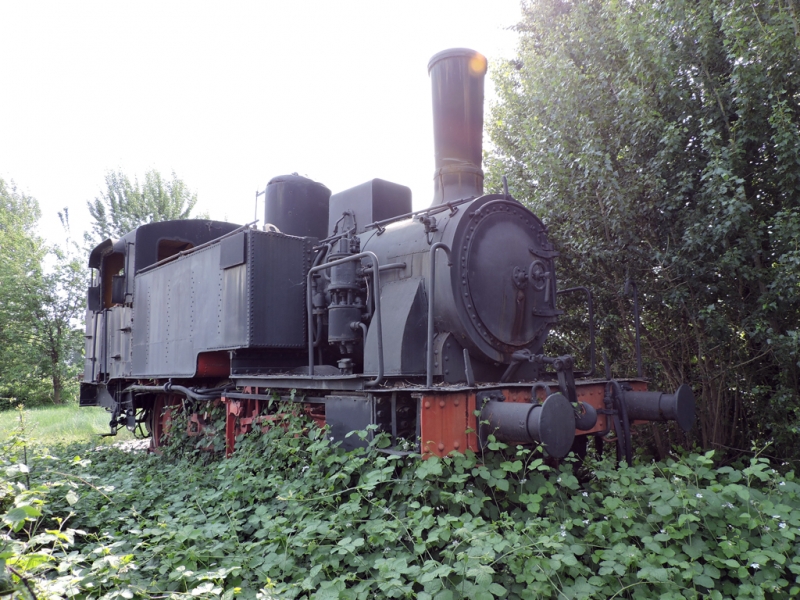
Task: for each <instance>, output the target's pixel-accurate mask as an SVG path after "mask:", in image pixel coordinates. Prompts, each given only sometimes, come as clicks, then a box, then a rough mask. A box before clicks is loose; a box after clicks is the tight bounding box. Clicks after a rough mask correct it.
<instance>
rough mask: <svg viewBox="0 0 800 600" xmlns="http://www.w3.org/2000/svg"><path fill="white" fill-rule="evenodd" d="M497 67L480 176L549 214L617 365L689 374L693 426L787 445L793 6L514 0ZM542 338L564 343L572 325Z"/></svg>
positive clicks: (793, 309)
mask: <svg viewBox="0 0 800 600" xmlns="http://www.w3.org/2000/svg"><path fill="white" fill-rule="evenodd" d="M523 9H524V18H523V21H522V23H520V25H519V26H518V31H519V33H520V38H521V39H520V51H519V56H518V57H517V59H515V60H513V61H509V62H507V63H505V64H503V65H500V66H499V68H498V69H496V71H495V72H496V73H497V74H496V82H497V84H498V88H499V95H500V98H501V101H500V103H499V104H498V105H497V106H496V107H495V108H494V110H493V114H492V119H491V121H490V124H489V127H490V130H491V136H492V139H493V141H494V143H495V145H496V148H497V151H496V152H495V154H494V155H492V156H490V157H489V160H488V163H489V169H488V170H489V173H488V180H489V182H490V185H491V183H492V182H494V185H497V184H498V181H499V177H500V175H501V174H503V173H507V174H508V175H509V179H510V180H511V187H512V191H513V192H514V193H516V194H517V197H519V198H525V199H527V201H528V202H529V203H530V205H531V207H532V209H533V210H534V212H537V213H538V214H539V215H540V216H541V217H543V218H544V220H545V221H546V222H547V223H548V225H549V227H550V230H551V232H552V235H553V237H554V238H555V240H556V242H557V244H558V246H559V249H560V250H561V252H562V254H561V258H560V274H561V278H562V281H563V280H564V279H566V281H564V283H565V284H566V285H587V286H588V287H591V288H593V289H594V290H595V291H596V293H597V296H598V297H597V303H598V309H599V311H600V312H601V313H602V316H601V320H600V325H601V338H602V340H603V342H604V345H605V346H606V347H608V348H609V349H610V355H611V356H612V362H613V363H614V365H615V367H616V369H615V372H616V373H621V372H623V371H627V372H628V373H630V372H631V371H632V369H631V361H630V359H629V358H626V357H631V356H632V354H633V353H632V345H633V333H632V331H631V325H630V323H631V318H630V312H631V309H630V306H631V305H630V299H629V298H627V297H626V296H625V295H624V289H625V282H626V280H627V279H628V278H632V279H634V280H635V281H636V282H637V283H638V288H639V290H640V291H641V297H640V302H641V303H642V311H643V312H642V320H643V325H644V340H643V345H644V351H645V357H646V359H647V366H648V369H647V374H648V375H649V376H651V377H654V378H655V379H656V384H658V385H663V386H674V385H676V384H677V383H679V382H680V381H689V382H691V383H692V384H693V386H694V388H695V392H696V394H698V395H699V403H698V408H699V414H700V426H699V428H698V430H697V438H696V440H697V441H698V442H700V443H701V444H702V445H703V446H706V447H718V448H744V449H749V447H750V445H751V443H752V441H753V440H756V441H758V442H759V443H766V442H768V441H774V442H776V443H777V444H779V445H780V446H781V452H783V453H784V454H785V455H787V456H789V455H800V450H799V449H798V446H797V444H796V443H794V440H795V439H796V435H797V433H798V432H800V429H798V425H799V424H800V397H798V384H800V363H798V358H797V357H798V356H800V336H799V334H798V331H799V330H800V79H798V77H797V73H798V72H800V71H798V69H800V51H799V50H798V46H797V43H796V40H797V38H798V35H800V25H799V23H798V14H797V9H796V7H795V3H794V2H792V1H788V2H787V1H786V0H781V1H778V2H774V3H763V2H749V1H747V2H745V1H744V0H729V1H725V2H722V1H717V0H709V1H708V2H690V1H688V0H665V1H664V2H655V3H653V2H645V1H643V0H631V1H630V2H616V1H615V0H590V1H587V2H568V1H566V0H529V1H527V2H525V3H524V5H523ZM560 341H561V342H563V343H566V344H571V345H572V346H574V347H580V346H582V345H583V344H584V343H585V340H584V338H583V337H582V336H581V335H569V334H564V335H562V336H561V337H560Z"/></svg>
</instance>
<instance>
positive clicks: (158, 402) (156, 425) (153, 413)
mask: <svg viewBox="0 0 800 600" xmlns="http://www.w3.org/2000/svg"><path fill="white" fill-rule="evenodd" d="M182 406H183V403H182V402H181V401H180V399H179V398H178V397H177V396H172V395H168V394H159V395H158V396H156V399H155V402H153V408H152V409H151V410H150V419H149V423H150V427H149V429H150V432H151V436H152V437H151V439H150V452H155V453H156V454H161V448H162V447H163V446H164V445H165V444H166V442H167V439H168V438H169V430H170V429H171V428H172V417H173V415H174V414H175V412H177V411H178V410H181V407H182Z"/></svg>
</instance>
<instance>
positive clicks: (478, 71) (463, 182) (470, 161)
mask: <svg viewBox="0 0 800 600" xmlns="http://www.w3.org/2000/svg"><path fill="white" fill-rule="evenodd" d="M428 73H429V74H430V76H431V86H432V88H433V145H434V152H435V157H436V172H435V173H434V176H433V178H434V196H433V204H432V205H437V204H443V203H445V202H451V201H453V200H461V199H462V198H471V197H477V196H480V195H481V194H483V170H482V169H481V162H482V149H483V148H482V147H483V78H484V76H485V75H486V57H484V56H483V55H481V54H479V53H478V52H475V51H474V50H469V49H467V48H451V49H450V50H443V51H442V52H439V53H438V54H436V55H435V56H434V57H433V58H431V60H430V62H429V63H428Z"/></svg>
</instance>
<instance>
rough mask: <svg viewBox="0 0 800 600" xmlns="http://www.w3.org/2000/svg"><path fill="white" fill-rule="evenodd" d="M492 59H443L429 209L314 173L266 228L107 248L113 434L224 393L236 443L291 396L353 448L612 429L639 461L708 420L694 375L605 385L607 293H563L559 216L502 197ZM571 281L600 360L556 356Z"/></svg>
mask: <svg viewBox="0 0 800 600" xmlns="http://www.w3.org/2000/svg"><path fill="white" fill-rule="evenodd" d="M486 70H487V62H486V59H485V58H484V57H483V56H482V55H480V54H478V53H477V52H474V51H472V50H467V49H461V48H456V49H450V50H445V51H443V52H440V53H438V54H436V55H435V56H434V57H433V58H432V59H431V61H430V63H429V64H428V71H429V74H430V77H431V82H432V88H433V115H434V143H435V157H436V158H435V160H436V170H435V174H434V188H435V189H434V198H433V202H432V204H431V206H430V207H428V208H426V209H424V210H418V211H413V210H412V205H411V191H410V190H409V188H407V187H405V186H402V185H398V184H396V183H391V182H388V181H383V180H381V179H373V180H372V181H368V182H366V183H363V184H361V185H358V186H356V187H353V188H351V189H348V190H345V191H342V192H338V193H336V194H333V195H331V192H330V190H328V188H326V187H325V186H324V185H322V184H320V183H317V182H314V181H312V180H310V179H307V178H305V177H300V176H298V175H296V174H294V175H286V176H281V177H275V178H274V179H272V180H271V181H270V182H269V184H268V185H267V188H266V190H265V194H266V202H265V204H266V208H265V223H267V225H265V226H264V227H263V228H256V227H254V226H252V224H251V225H245V226H237V225H233V224H229V223H223V222H218V221H206V220H186V221H168V222H159V223H151V224H148V225H143V226H141V227H139V228H137V229H136V230H135V231H131V232H130V233H128V234H127V235H125V236H123V237H122V238H120V239H118V240H106V241H104V242H103V243H101V244H100V245H98V246H97V247H96V248H94V249H93V250H92V252H91V254H90V257H89V267H91V269H92V273H93V279H92V282H91V285H90V287H89V290H88V309H87V316H86V363H85V374H84V380H83V383H82V384H81V395H80V403H81V406H103V407H105V408H106V409H107V410H108V411H109V412H110V413H111V423H110V424H111V433H112V434H113V433H115V432H116V429H117V428H118V427H121V426H126V427H128V428H129V429H134V428H136V427H137V425H143V426H145V427H146V429H147V431H148V432H149V434H150V435H151V436H152V441H151V448H152V449H154V450H157V449H158V447H159V445H160V444H162V443H163V436H164V433H165V431H166V430H167V429H168V428H169V427H170V421H171V418H172V416H173V414H174V412H175V411H176V410H179V409H180V410H187V411H189V413H190V414H189V418H188V423H189V425H188V426H189V429H190V433H194V434H199V433H202V431H203V428H204V427H205V425H206V424H205V422H204V417H203V414H204V411H203V406H204V403H205V402H208V401H221V403H222V404H223V405H224V406H225V414H226V421H225V433H226V443H227V448H228V451H229V452H231V451H233V449H234V445H235V440H236V437H237V436H238V435H240V434H242V433H245V432H247V431H249V430H250V429H253V428H255V427H268V426H269V425H270V422H271V420H274V419H275V415H270V414H269V410H270V409H269V407H270V406H271V404H270V399H272V398H275V397H280V398H283V399H284V400H286V401H287V402H293V403H295V406H296V408H297V410H298V411H304V412H305V413H307V414H308V415H309V416H310V417H311V418H312V419H314V420H315V421H316V422H317V423H318V424H320V425H327V426H328V429H327V432H328V435H329V437H330V439H331V440H333V441H336V442H341V443H343V444H344V445H345V447H353V446H355V445H358V444H363V443H365V440H363V439H361V438H360V437H357V436H348V435H347V434H348V433H350V432H352V431H355V430H363V429H367V428H368V426H370V425H373V426H375V427H372V428H370V429H371V430H372V431H373V434H374V431H382V432H386V433H388V434H389V435H390V436H391V440H392V443H393V447H392V448H391V449H390V450H389V451H394V452H404V451H413V452H419V453H421V454H422V455H424V456H429V455H438V456H445V455H447V454H448V453H451V452H453V451H460V452H463V451H466V450H468V449H471V450H474V451H478V450H480V449H481V448H482V447H483V446H485V445H486V443H487V440H489V439H490V436H494V437H495V438H496V439H498V440H501V441H505V442H510V443H521V444H541V445H542V446H543V447H544V449H545V450H546V452H547V453H548V454H549V455H551V456H553V457H563V456H565V455H566V454H567V453H568V452H569V451H570V450H571V449H573V448H575V449H580V448H581V447H585V446H584V444H585V440H586V439H587V437H588V436H594V437H597V438H599V439H612V440H614V441H615V443H616V444H617V447H618V450H619V451H620V452H621V453H622V454H623V455H625V456H627V457H628V459H630V452H631V441H630V440H631V435H630V427H631V425H632V424H634V423H636V422H638V421H666V420H674V421H677V422H678V424H679V426H680V427H682V428H683V429H684V430H688V429H689V428H690V427H691V425H692V423H693V421H694V397H693V394H692V391H691V388H690V387H689V386H688V385H685V384H684V385H682V386H680V388H679V389H678V390H677V391H676V392H675V393H674V394H668V393H662V392H649V391H647V386H646V382H645V381H644V380H643V379H641V373H640V375H639V377H638V378H633V379H627V380H611V378H610V375H606V378H595V373H594V371H595V364H594V363H595V359H594V355H595V351H594V339H593V338H594V335H593V331H594V326H593V322H592V321H593V315H592V314H591V312H592V305H591V299H592V297H591V292H590V291H589V290H587V289H585V288H575V289H569V290H558V287H557V279H556V269H555V259H556V257H557V256H558V252H557V251H556V250H555V249H554V247H553V245H552V244H551V242H550V241H549V239H548V235H547V228H546V227H545V226H544V224H543V223H542V222H541V221H540V220H539V219H538V218H537V217H536V215H534V214H533V213H532V212H531V211H529V210H528V209H527V208H526V207H525V206H524V205H522V204H521V203H520V202H518V201H517V200H515V199H514V198H512V197H511V195H510V194H509V193H508V189H507V186H506V187H505V188H504V189H503V190H501V191H500V193H490V194H484V193H483V171H482V170H481V152H482V149H481V144H482V132H483V83H484V76H485V74H486ZM567 293H579V294H581V295H585V297H586V299H587V301H588V310H589V313H590V315H589V317H590V323H591V333H592V342H591V348H590V356H591V360H590V363H591V364H590V365H589V368H588V369H585V370H582V371H580V370H577V368H576V361H575V359H574V358H573V357H572V356H546V355H545V354H544V353H543V345H544V342H545V339H546V338H547V336H548V333H549V332H550V330H551V329H553V328H555V327H556V325H557V320H558V316H559V314H560V311H559V309H558V307H557V299H558V298H559V296H561V295H563V294H567ZM611 432H614V433H615V434H614V435H611ZM371 435H372V434H371Z"/></svg>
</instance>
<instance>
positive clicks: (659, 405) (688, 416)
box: [624, 383, 695, 431]
mask: <svg viewBox="0 0 800 600" xmlns="http://www.w3.org/2000/svg"><path fill="white" fill-rule="evenodd" d="M624 398H625V404H626V406H627V409H628V416H629V417H630V418H631V419H634V420H636V419H641V420H645V421H676V422H677V423H678V426H679V427H680V428H681V429H683V430H684V431H689V430H690V429H691V428H692V425H694V421H695V400H694V392H692V388H691V386H689V385H687V384H685V383H684V384H683V385H681V386H680V387H679V388H678V389H677V390H676V391H675V393H674V394H666V393H664V392H633V391H625V392H624Z"/></svg>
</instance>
